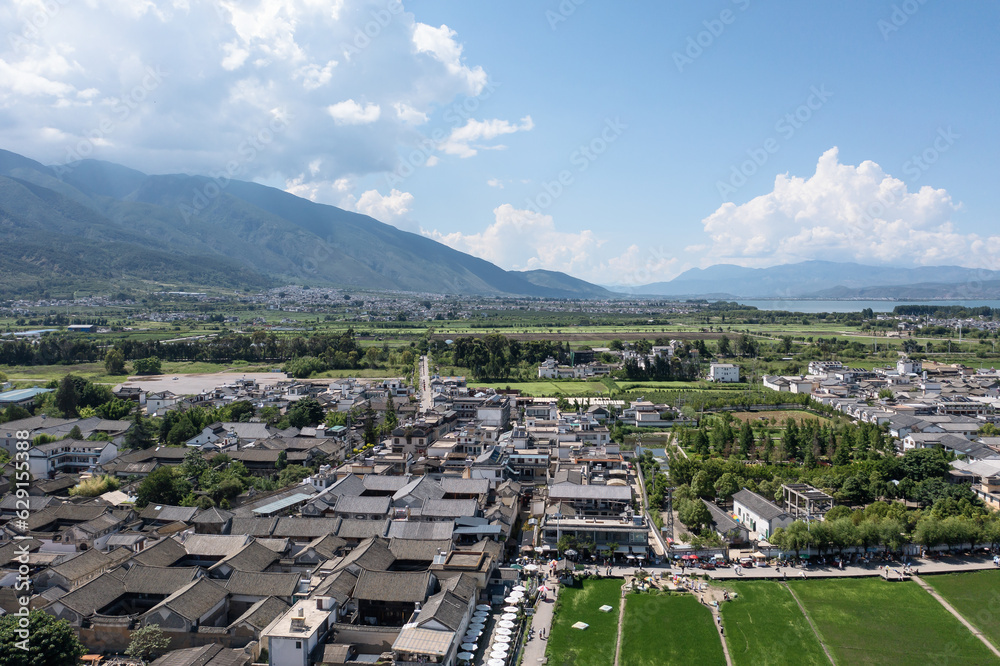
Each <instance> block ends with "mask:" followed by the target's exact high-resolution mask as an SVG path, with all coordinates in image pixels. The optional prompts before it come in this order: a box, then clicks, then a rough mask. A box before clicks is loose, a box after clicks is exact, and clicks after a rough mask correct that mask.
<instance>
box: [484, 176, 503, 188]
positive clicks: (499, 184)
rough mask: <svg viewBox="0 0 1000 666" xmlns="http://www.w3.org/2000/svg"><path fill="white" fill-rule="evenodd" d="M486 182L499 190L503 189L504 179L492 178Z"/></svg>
mask: <svg viewBox="0 0 1000 666" xmlns="http://www.w3.org/2000/svg"><path fill="white" fill-rule="evenodd" d="M486 184H487V185H489V186H490V187H495V188H497V189H498V190H502V189H503V181H502V180H500V179H499V178H490V179H489V180H487V181H486Z"/></svg>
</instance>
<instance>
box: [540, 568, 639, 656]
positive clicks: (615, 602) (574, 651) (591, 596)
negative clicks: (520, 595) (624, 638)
mask: <svg viewBox="0 0 1000 666" xmlns="http://www.w3.org/2000/svg"><path fill="white" fill-rule="evenodd" d="M621 587H622V581H621V580H616V579H607V578H606V579H603V580H585V581H583V587H563V588H560V590H559V598H558V601H557V602H556V604H557V605H556V609H555V616H554V617H553V620H552V630H551V633H550V635H549V639H548V647H547V649H546V652H545V654H546V657H547V658H548V663H549V664H551V665H552V666H612V664H614V661H615V643H616V641H617V636H618V611H619V608H620V604H621ZM604 605H608V606H612V609H611V611H610V612H608V613H605V612H603V611H601V610H600V607H601V606H604ZM577 622H585V623H587V624H588V625H590V626H589V627H588V628H587V629H584V630H580V629H574V628H573V625H574V624H575V623H577Z"/></svg>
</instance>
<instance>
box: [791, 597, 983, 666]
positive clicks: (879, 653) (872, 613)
mask: <svg viewBox="0 0 1000 666" xmlns="http://www.w3.org/2000/svg"><path fill="white" fill-rule="evenodd" d="M789 585H790V586H791V588H792V589H793V590H794V591H795V593H796V594H797V595H798V597H799V599H801V600H802V604H803V605H804V606H805V607H806V611H807V612H808V613H809V616H810V617H811V618H812V620H813V622H815V623H816V626H817V628H818V629H819V633H820V636H821V637H822V639H823V642H824V643H825V644H826V646H827V647H828V648H829V649H830V651H831V652H832V653H833V656H834V659H836V660H837V662H838V663H841V664H851V665H852V666H853V665H854V664H879V665H880V666H882V665H889V664H900V666H903V665H906V666H910V665H912V664H945V663H947V664H989V663H995V661H996V658H995V657H994V656H993V654H992V653H991V652H990V651H989V650H987V648H986V646H985V645H983V644H982V643H981V642H980V641H979V640H978V639H977V638H976V637H975V636H973V635H972V633H971V632H970V631H969V630H968V629H966V628H965V626H964V625H962V623H960V622H959V621H958V620H956V619H955V618H954V617H953V616H952V615H951V613H949V612H948V611H947V610H945V608H944V607H943V606H942V605H941V604H939V603H938V602H937V601H935V599H934V597H932V596H931V595H930V594H928V593H927V592H926V591H924V590H923V589H922V588H921V587H920V586H919V585H917V584H916V583H915V582H912V581H910V582H896V583H890V582H886V581H884V580H882V579H881V578H863V579H842V578H841V579H836V578H834V579H826V580H809V581H792V582H790V583H789Z"/></svg>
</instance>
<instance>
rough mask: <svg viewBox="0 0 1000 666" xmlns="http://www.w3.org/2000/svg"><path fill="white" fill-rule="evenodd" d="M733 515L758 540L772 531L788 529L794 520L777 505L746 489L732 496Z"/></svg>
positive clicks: (764, 537)
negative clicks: (782, 528) (781, 528)
mask: <svg viewBox="0 0 1000 666" xmlns="http://www.w3.org/2000/svg"><path fill="white" fill-rule="evenodd" d="M733 513H734V514H736V518H737V520H739V521H740V523H742V524H743V525H746V526H747V528H748V529H749V530H750V531H751V533H756V538H758V539H767V538H768V537H770V536H771V535H772V534H774V530H776V529H778V528H779V527H788V526H789V525H791V524H792V522H793V520H794V519H793V518H792V516H791V514H789V513H788V512H787V511H785V510H784V509H782V508H781V507H779V506H778V505H777V504H775V503H774V502H771V501H769V500H767V499H766V498H764V497H762V496H760V495H758V494H757V493H755V492H752V491H750V490H747V489H746V488H744V489H743V490H741V491H739V492H738V493H736V494H735V495H733Z"/></svg>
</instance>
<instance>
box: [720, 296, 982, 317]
mask: <svg viewBox="0 0 1000 666" xmlns="http://www.w3.org/2000/svg"><path fill="white" fill-rule="evenodd" d="M736 302H737V303H739V304H740V305H750V306H753V307H755V308H757V309H759V310H785V311H787V312H802V313H804V314H809V313H816V312H860V311H861V310H864V309H865V308H871V309H872V310H873V311H874V312H892V310H893V308H895V307H896V306H897V305H961V306H963V307H967V308H978V307H983V306H987V307H991V308H1000V301H998V300H979V301H946V300H942V301H883V300H880V301H861V300H858V301H853V300H852V301H848V300H842V301H836V300H807V299H802V300H798V299H775V300H756V299H743V298H740V299H737V300H736Z"/></svg>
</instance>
